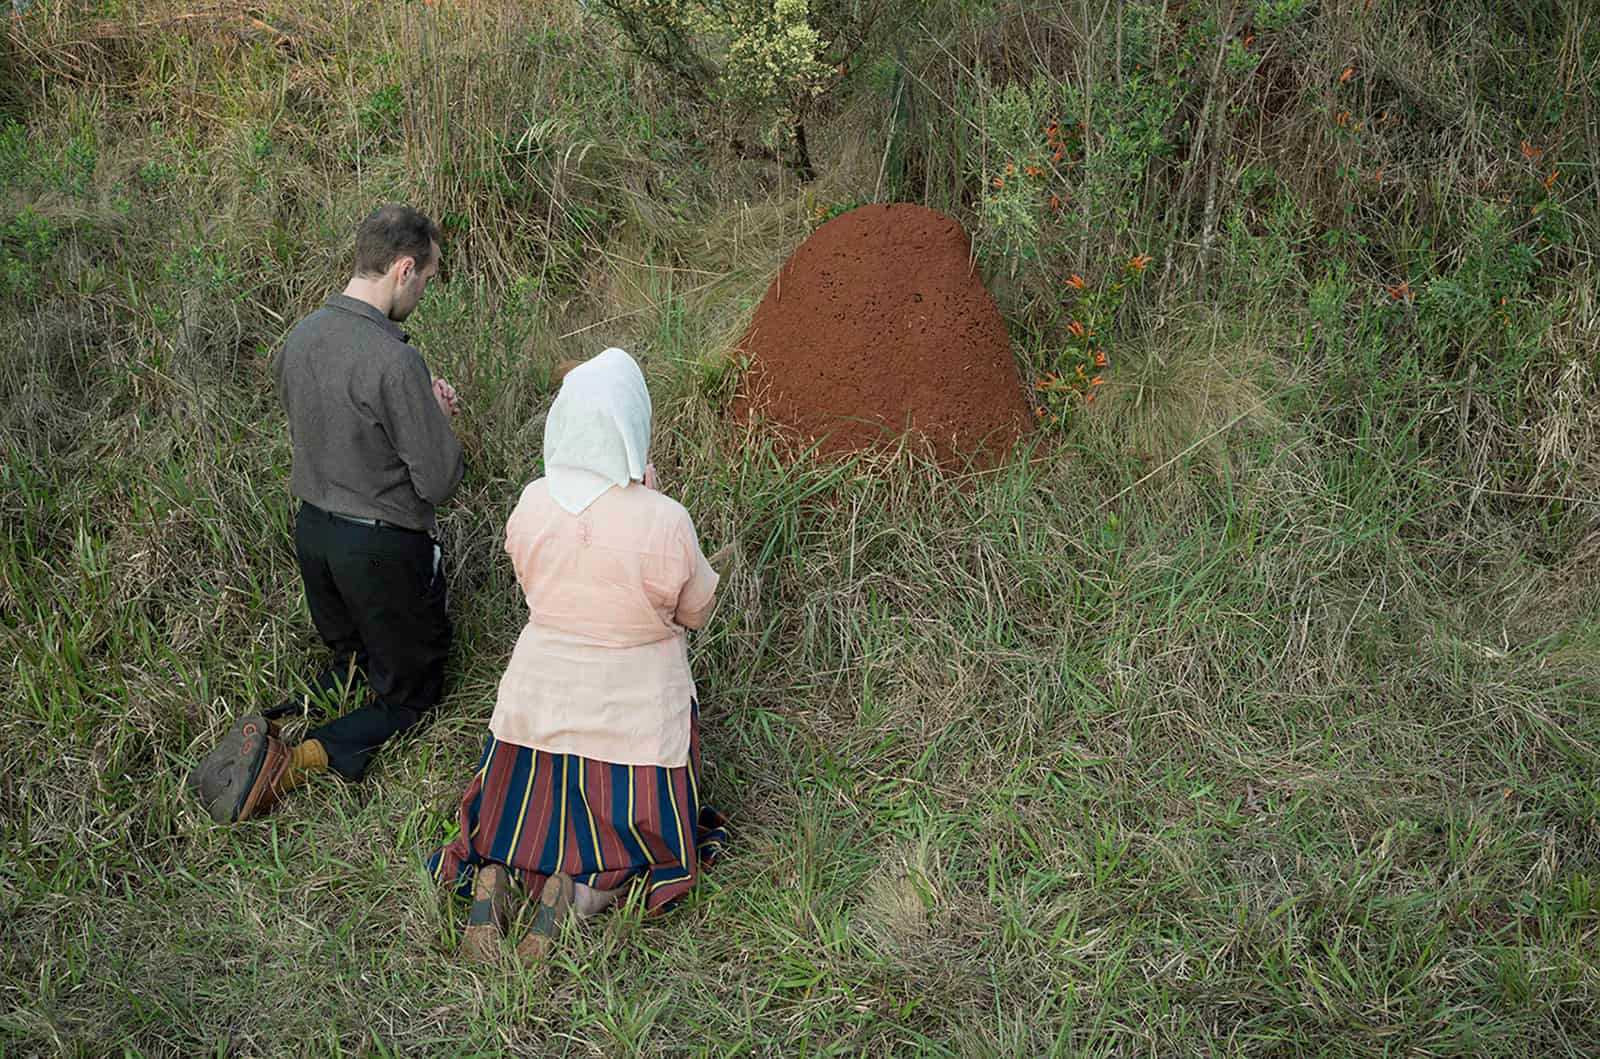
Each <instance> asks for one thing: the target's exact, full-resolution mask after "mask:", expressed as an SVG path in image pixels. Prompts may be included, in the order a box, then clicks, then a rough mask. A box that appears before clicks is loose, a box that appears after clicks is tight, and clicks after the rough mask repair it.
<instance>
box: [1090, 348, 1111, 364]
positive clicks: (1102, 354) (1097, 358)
mask: <svg viewBox="0 0 1600 1059" xmlns="http://www.w3.org/2000/svg"><path fill="white" fill-rule="evenodd" d="M1094 366H1095V367H1097V368H1105V367H1109V366H1110V363H1109V362H1108V361H1107V360H1106V351H1105V350H1103V349H1097V350H1095V351H1094Z"/></svg>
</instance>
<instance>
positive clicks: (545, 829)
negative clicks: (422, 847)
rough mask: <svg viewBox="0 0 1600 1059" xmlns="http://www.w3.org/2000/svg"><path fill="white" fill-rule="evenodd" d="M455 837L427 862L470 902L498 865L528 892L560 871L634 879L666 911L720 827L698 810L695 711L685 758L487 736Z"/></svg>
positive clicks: (606, 885) (716, 818) (594, 879)
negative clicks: (631, 759) (605, 753)
mask: <svg viewBox="0 0 1600 1059" xmlns="http://www.w3.org/2000/svg"><path fill="white" fill-rule="evenodd" d="M460 823H461V834H460V836H459V837H457V838H456V840H455V841H453V842H451V843H450V844H449V845H446V846H445V847H444V848H442V849H440V850H439V851H438V852H437V853H435V854H434V855H433V856H432V857H430V858H429V859H428V869H429V871H430V872H432V874H433V878H434V880H435V881H436V882H440V883H444V882H449V883H451V884H453V885H454V886H455V888H456V891H457V892H458V893H460V894H461V895H462V896H463V897H471V896H472V886H473V882H474V880H475V879H476V877H477V872H478V868H479V867H480V866H482V865H484V864H490V863H493V864H503V865H505V866H506V867H508V868H510V869H511V872H512V874H513V875H514V876H516V877H517V879H518V880H519V881H520V882H521V883H522V885H523V887H524V888H525V889H526V891H527V892H528V893H532V894H537V893H538V892H539V889H540V887H542V886H543V885H544V881H545V879H547V878H548V877H549V876H550V875H552V874H554V873H556V872H564V873H565V874H567V875H570V876H572V878H573V879H574V880H576V881H577V882H580V883H584V884H586V885H588V886H592V887H594V888H595V889H596V890H614V889H616V888H617V887H619V886H623V885H625V884H627V883H629V882H631V881H633V880H635V879H640V880H642V881H643V884H644V887H645V897H644V901H645V908H646V910H648V911H651V912H655V911H660V910H663V909H665V908H666V907H667V906H668V905H670V904H671V903H672V902H673V901H675V900H676V899H677V898H679V897H682V896H683V895H684V894H686V893H688V892H689V890H690V889H691V888H692V887H693V886H694V884H695V881H696V877H697V875H698V874H699V869H700V868H701V867H703V866H706V865H709V864H711V863H712V862H713V861H714V860H716V858H717V857H718V856H719V855H720V854H721V852H722V847H723V845H724V843H725V842H726V841H727V823H726V821H725V820H723V818H722V816H721V815H720V814H719V813H718V812H717V811H716V810H715V809H712V808H710V807H709V806H702V805H701V804H700V711H699V709H698V707H696V708H694V709H692V710H691V711H690V720H689V761H688V764H686V765H682V766H680V767H678V768H663V767H661V766H658V765H615V764H612V763H611V762H608V761H596V760H594V759H592V758H586V757H580V756H578V755H577V754H552V753H549V752H547V751H544V750H534V749H531V748H529V747H525V746H516V745H514V744H512V743H502V742H500V741H499V740H497V739H495V737H494V736H493V735H492V734H491V735H490V736H489V738H488V742H487V743H485V744H484V748H483V758H482V760H481V761H480V762H479V764H478V771H477V773H476V774H474V776H473V778H472V782H471V783H469V784H468V785H467V789H466V792H465V793H464V794H463V795H462V797H461V813H460Z"/></svg>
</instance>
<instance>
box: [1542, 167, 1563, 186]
mask: <svg viewBox="0 0 1600 1059" xmlns="http://www.w3.org/2000/svg"><path fill="white" fill-rule="evenodd" d="M1560 175H1561V170H1559V169H1552V170H1550V175H1549V176H1547V177H1545V178H1544V189H1545V190H1546V191H1549V190H1550V189H1551V188H1553V187H1555V186H1556V178H1557V177H1559V176H1560Z"/></svg>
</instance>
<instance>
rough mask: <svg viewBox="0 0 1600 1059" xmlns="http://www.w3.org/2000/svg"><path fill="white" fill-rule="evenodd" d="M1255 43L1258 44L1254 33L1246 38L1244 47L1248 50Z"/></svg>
mask: <svg viewBox="0 0 1600 1059" xmlns="http://www.w3.org/2000/svg"><path fill="white" fill-rule="evenodd" d="M1255 42H1256V35H1255V34H1254V33H1252V34H1250V35H1249V36H1248V37H1246V38H1245V39H1244V46H1245V47H1246V48H1248V47H1250V45H1252V44H1254V43H1255Z"/></svg>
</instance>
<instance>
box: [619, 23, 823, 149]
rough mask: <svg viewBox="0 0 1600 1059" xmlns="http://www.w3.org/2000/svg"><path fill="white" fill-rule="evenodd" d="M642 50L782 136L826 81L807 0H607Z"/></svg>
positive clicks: (769, 135) (775, 138)
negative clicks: (718, 0)
mask: <svg viewBox="0 0 1600 1059" xmlns="http://www.w3.org/2000/svg"><path fill="white" fill-rule="evenodd" d="M604 6H605V8H606V9H607V10H608V11H610V12H611V14H612V15H613V16H614V17H615V18H616V20H617V23H618V25H619V26H620V27H621V28H622V30H623V32H624V33H626V34H627V35H628V37H629V38H630V39H631V40H632V42H633V43H634V45H635V46H636V47H637V48H638V49H639V51H640V53H641V54H642V55H644V56H645V57H646V58H648V59H650V60H651V61H653V62H655V63H656V64H657V65H660V66H662V67H665V68H666V69H668V70H671V71H672V72H674V73H675V74H677V75H678V76H680V77H681V78H683V79H685V80H687V81H690V82H692V83H694V84H695V86H696V88H698V89H699V90H701V91H703V92H704V93H705V94H706V95H707V96H709V97H710V98H712V99H714V100H716V101H717V102H719V103H722V104H724V105H726V106H728V107H729V108H730V109H731V110H732V111H733V113H734V114H735V115H736V116H738V117H740V118H742V119H746V120H749V121H752V122H754V123H756V124H757V125H758V126H759V127H760V129H761V133H762V137H763V139H765V140H766V141H767V142H768V143H769V144H771V143H776V142H779V141H781V139H782V137H783V136H785V135H786V134H787V133H788V132H789V130H790V129H791V128H792V127H793V125H794V123H795V122H796V121H797V120H798V119H799V117H800V115H801V114H803V113H804V111H805V107H806V105H807V104H808V103H809V102H810V101H811V100H812V99H814V98H815V97H816V96H817V94H818V93H819V92H821V91H822V89H823V87H824V86H825V85H826V83H827V78H828V74H829V70H828V66H827V65H826V64H825V63H824V62H822V60H821V59H820V58H819V55H820V53H821V52H822V51H823V50H824V49H825V48H826V47H827V46H828V42H827V41H825V40H823V39H822V36H821V34H819V33H818V32H817V30H816V29H815V27H813V26H812V25H811V20H810V16H811V5H810V0H731V2H708V0H605V2H604Z"/></svg>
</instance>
